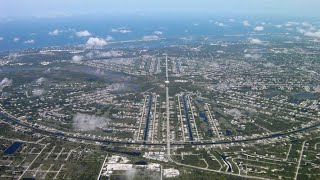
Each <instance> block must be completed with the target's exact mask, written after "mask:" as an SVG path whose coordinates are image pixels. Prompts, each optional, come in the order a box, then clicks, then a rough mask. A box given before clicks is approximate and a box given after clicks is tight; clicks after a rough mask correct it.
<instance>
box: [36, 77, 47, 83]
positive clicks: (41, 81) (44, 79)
mask: <svg viewBox="0 0 320 180" xmlns="http://www.w3.org/2000/svg"><path fill="white" fill-rule="evenodd" d="M45 81H46V78H44V77H41V78H39V79H37V80H36V83H38V84H42V83H44V82H45Z"/></svg>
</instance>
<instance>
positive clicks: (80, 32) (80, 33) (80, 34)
mask: <svg viewBox="0 0 320 180" xmlns="http://www.w3.org/2000/svg"><path fill="white" fill-rule="evenodd" d="M75 34H76V36H78V37H88V36H91V35H92V34H91V33H90V32H89V31H87V30H84V31H78V32H76V33H75Z"/></svg>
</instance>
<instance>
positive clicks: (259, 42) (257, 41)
mask: <svg viewBox="0 0 320 180" xmlns="http://www.w3.org/2000/svg"><path fill="white" fill-rule="evenodd" d="M249 42H250V43H251V44H260V45H262V44H264V43H263V41H261V40H260V39H250V41H249Z"/></svg>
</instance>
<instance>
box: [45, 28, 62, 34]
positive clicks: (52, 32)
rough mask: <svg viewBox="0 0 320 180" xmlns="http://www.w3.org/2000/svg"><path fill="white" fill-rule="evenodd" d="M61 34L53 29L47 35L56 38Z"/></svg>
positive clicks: (60, 31)
mask: <svg viewBox="0 0 320 180" xmlns="http://www.w3.org/2000/svg"><path fill="white" fill-rule="evenodd" d="M62 32H63V31H62V30H59V29H55V30H53V31H51V32H49V33H48V34H49V35H51V36H57V35H59V34H60V33H62Z"/></svg>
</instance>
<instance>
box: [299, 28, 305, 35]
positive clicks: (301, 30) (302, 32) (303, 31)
mask: <svg viewBox="0 0 320 180" xmlns="http://www.w3.org/2000/svg"><path fill="white" fill-rule="evenodd" d="M297 31H298V32H299V33H301V34H304V33H306V32H307V31H306V30H305V29H302V28H297Z"/></svg>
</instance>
